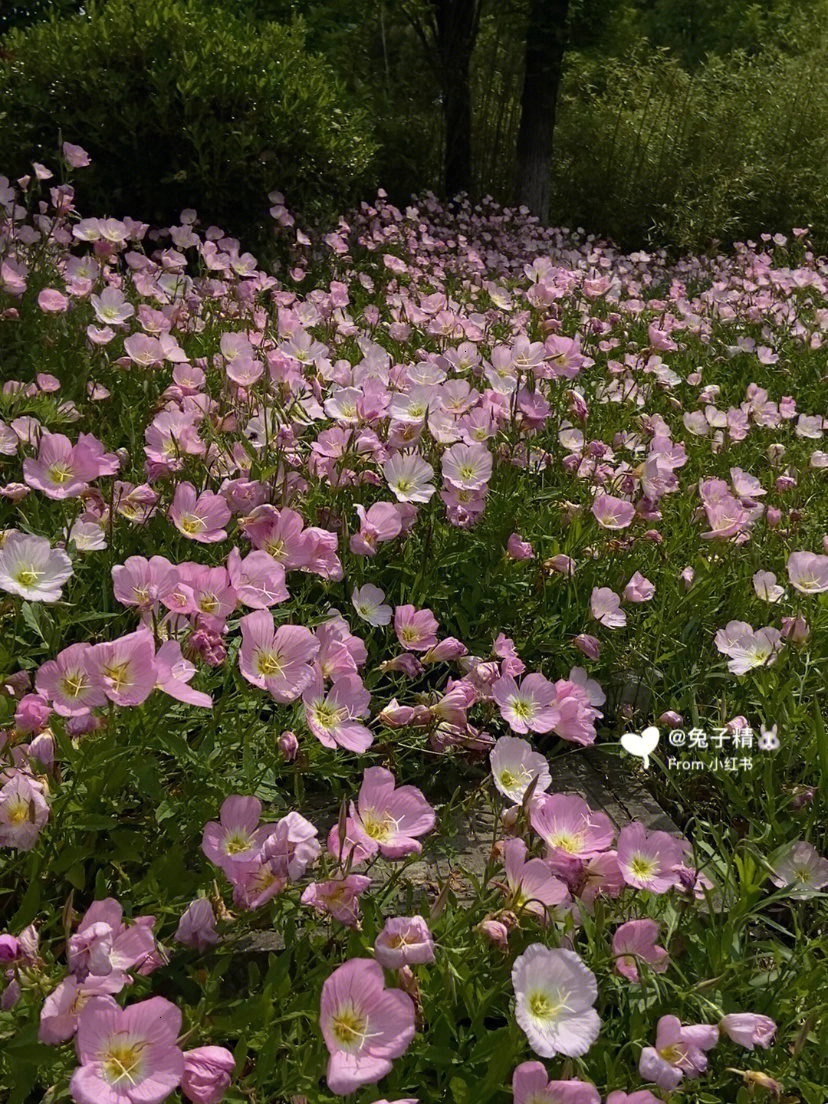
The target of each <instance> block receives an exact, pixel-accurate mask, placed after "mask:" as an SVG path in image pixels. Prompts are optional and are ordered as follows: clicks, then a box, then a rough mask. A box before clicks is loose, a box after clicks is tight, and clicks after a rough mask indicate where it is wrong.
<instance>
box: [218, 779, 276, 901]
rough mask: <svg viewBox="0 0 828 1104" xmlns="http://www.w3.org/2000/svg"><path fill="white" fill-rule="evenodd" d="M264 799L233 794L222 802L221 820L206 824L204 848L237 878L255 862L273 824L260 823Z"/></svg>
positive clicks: (228, 874) (228, 873) (225, 869)
mask: <svg viewBox="0 0 828 1104" xmlns="http://www.w3.org/2000/svg"><path fill="white" fill-rule="evenodd" d="M261 813H262V803H261V802H260V801H259V800H258V798H256V797H243V796H241V795H239V794H233V795H231V796H230V797H227V798H225V799H224V801H223V802H222V806H221V811H220V813H219V820H218V822H216V821H214V820H211V821H210V822H209V823H208V824H205V825H204V832H203V834H202V839H201V850H202V851H203V852H204V854H205V855H206V856H207V858H208V859H209V860H210V862H212V863H215V864H216V866H220V867H221V869H222V870H223V871H224V873H225V874H226V875H227V877H228V878H229V879H230V880H231V881H234V880H236V879H237V878H240V877H241V876H242V875H243V874H244V873H245V871H247V870H249V869H250V868H251V867H254V866H256V864H257V863H258V860H259V854H260V852H261V849H262V844H263V843H264V841H265V840H266V839H267V837H268V836H269V835H270V833H271V832H272V831H273V825H272V824H265V825H262V827H261V828H260V827H259V817H260V816H261Z"/></svg>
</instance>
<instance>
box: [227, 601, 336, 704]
mask: <svg viewBox="0 0 828 1104" xmlns="http://www.w3.org/2000/svg"><path fill="white" fill-rule="evenodd" d="M239 625H240V628H241V633H242V645H241V650H240V652H239V667H240V668H241V673H242V674H243V675H244V677H245V678H246V679H247V681H248V682H252V683H253V685H254V686H260V687H261V688H262V689H263V690H268V691H270V693H271V694H272V695H273V697H274V699H275V700H276V701H277V702H282V703H286V702H291V701H295V700H296V699H297V698H298V697H299V696H300V695H301V694H302V693H303V692H304V691H305V690H306V689H307V688H308V686H309V685H310V683H311V680H312V679H313V667H311V661H312V660H313V657H314V656H315V655H316V653H317V652H318V651H319V642H318V641H317V640H316V638H315V637H314V635H313V633H312V632H311V631H310V630H309V629H306V628H304V627H303V626H301V625H280V626H279V628H278V629H276V628H275V627H274V623H273V617H272V615H271V614H270V613H268V612H267V610H256V611H255V612H254V613H248V614H247V615H246V616H245V617H243V618H242V619H241V621H240V623H239Z"/></svg>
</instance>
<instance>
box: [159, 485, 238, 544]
mask: <svg viewBox="0 0 828 1104" xmlns="http://www.w3.org/2000/svg"><path fill="white" fill-rule="evenodd" d="M168 517H169V519H170V521H171V522H172V523H173V525H174V526H175V527H176V529H177V530H178V531H179V533H181V534H182V536H185V537H186V538H187V540H194V541H198V542H199V544H214V543H215V542H216V541H222V540H224V538H225V537H226V536H227V531H226V530H225V529H224V528H223V527H224V526H225V525H226V524H227V522H228V521H229V520H230V517H231V514H230V507H229V506H228V505H227V501H226V499H224V498H223V497H222V496H221V495H217V494H213V493H212V492H211V491H202V493H201V494H197V493H196V489H195V487H194V486H193V485H192V483H179V484H178V486H177V487H176V488H175V495H174V496H173V500H172V505H171V506H170V508H169V511H168Z"/></svg>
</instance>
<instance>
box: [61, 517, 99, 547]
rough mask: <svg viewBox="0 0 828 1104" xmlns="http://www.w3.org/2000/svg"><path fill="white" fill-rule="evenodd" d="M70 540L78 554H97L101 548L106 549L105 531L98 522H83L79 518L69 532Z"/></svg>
mask: <svg viewBox="0 0 828 1104" xmlns="http://www.w3.org/2000/svg"><path fill="white" fill-rule="evenodd" d="M69 540H70V541H72V543H73V544H74V545H75V547H76V548H77V550H78V552H97V551H98V550H99V549H101V548H106V537H105V535H104V531H103V529H102V528H101V527H100V525H98V523H97V522H96V521H83V520H82V519H81V518H78V520H77V521H76V522H75V524H74V525H73V526H72V528H71V529H70V531H69Z"/></svg>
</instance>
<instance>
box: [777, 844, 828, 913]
mask: <svg viewBox="0 0 828 1104" xmlns="http://www.w3.org/2000/svg"><path fill="white" fill-rule="evenodd" d="M771 868H772V870H773V874H772V875H771V881H772V882H773V884H774V885H775V886H778V887H779V888H780V889H783V888H786V887H788V896H789V897H793V898H795V899H796V900H799V901H804V900H807V898H809V897H813V896H814V895H815V894H816V893H818V892H819V891H820V890H821V889H823V888H824V887H825V886H827V885H828V859H826V858H822V857H821V856H820V854H819V852H818V851H817V849H816V848H815V847H814V846H813V845H812V844H810V843H807V842H806V841H805V840H797V841H796V843H792V844H789V845H788V846H787V847H785V848H783V850H782V853H781V854H777V855H776V857H775V858H774V859H773V860H772V862H771Z"/></svg>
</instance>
